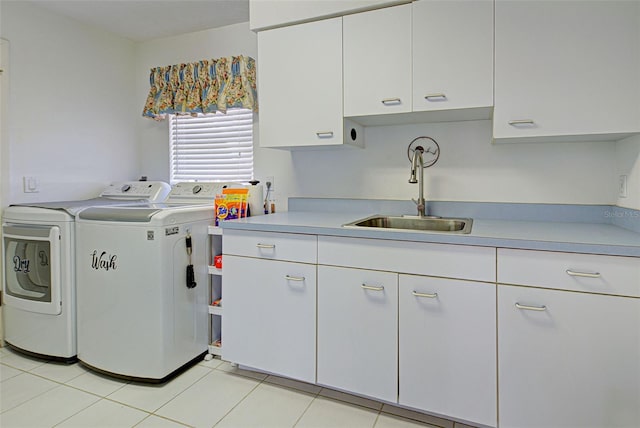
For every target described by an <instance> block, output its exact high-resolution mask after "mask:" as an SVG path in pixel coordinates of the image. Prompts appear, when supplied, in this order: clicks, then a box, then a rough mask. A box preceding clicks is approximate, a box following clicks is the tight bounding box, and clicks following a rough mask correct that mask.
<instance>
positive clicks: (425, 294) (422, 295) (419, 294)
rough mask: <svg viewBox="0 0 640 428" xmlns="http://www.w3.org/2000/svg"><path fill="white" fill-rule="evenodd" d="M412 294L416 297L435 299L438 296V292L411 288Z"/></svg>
mask: <svg viewBox="0 0 640 428" xmlns="http://www.w3.org/2000/svg"><path fill="white" fill-rule="evenodd" d="M412 294H413V295H414V296H416V297H428V298H429V299H435V298H436V297H438V293H418V292H417V291H415V290H413V293H412Z"/></svg>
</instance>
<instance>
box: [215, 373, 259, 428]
mask: <svg viewBox="0 0 640 428" xmlns="http://www.w3.org/2000/svg"><path fill="white" fill-rule="evenodd" d="M221 371H225V370H221ZM227 373H229V372H227ZM238 376H242V375H238ZM243 377H247V378H250V379H254V380H258V379H255V378H251V377H250V376H243ZM264 379H266V377H265V378H264ZM264 379H261V380H260V381H259V382H258V383H257V384H256V386H254V387H253V388H251V391H249V392H247V393H246V394H245V395H244V397H242V399H240V401H238V402H237V403H236V404H235V405H234V406H233V407H232V408H231V409H229V411H228V412H227V413H225V414H224V416H222V417H221V418H220V419H219V420H217V421H216V423H215V424H213V426H212V428H214V427H216V426H218V424H219V423H220V422H222V421H223V420H224V418H226V417H227V416H229V414H230V413H231V412H233V410H234V409H235V408H236V407H238V406H239V405H240V403H242V402H243V401H244V400H246V399H247V397H248V396H249V395H251V393H252V392H253V391H255V390H256V389H257V388H258V387H259V386H260V385H262V383H263V382H264Z"/></svg>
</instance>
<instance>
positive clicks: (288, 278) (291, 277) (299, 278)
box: [284, 275, 304, 281]
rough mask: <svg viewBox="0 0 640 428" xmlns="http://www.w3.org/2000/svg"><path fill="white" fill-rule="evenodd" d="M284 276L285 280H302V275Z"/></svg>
mask: <svg viewBox="0 0 640 428" xmlns="http://www.w3.org/2000/svg"><path fill="white" fill-rule="evenodd" d="M284 277H285V279H286V280H287V281H304V276H291V275H285V276H284Z"/></svg>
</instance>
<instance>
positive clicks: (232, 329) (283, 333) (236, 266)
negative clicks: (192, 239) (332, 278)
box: [222, 254, 316, 383]
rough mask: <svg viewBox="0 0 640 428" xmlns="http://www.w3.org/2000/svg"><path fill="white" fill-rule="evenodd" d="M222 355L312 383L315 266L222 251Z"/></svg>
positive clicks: (237, 361) (314, 358)
mask: <svg viewBox="0 0 640 428" xmlns="http://www.w3.org/2000/svg"><path fill="white" fill-rule="evenodd" d="M223 269H224V281H225V289H224V309H225V319H224V324H223V325H222V327H223V332H222V335H223V337H224V358H225V360H228V361H232V362H235V363H238V364H241V365H245V366H248V367H252V368H255V369H259V370H264V371H267V372H271V373H277V374H279V375H282V376H287V377H290V378H292V379H298V380H301V381H305V382H311V383H314V382H315V381H316V376H315V374H316V364H315V361H316V265H315V264H305V263H294V262H285V261H278V260H268V259H257V258H251V257H241V256H234V255H228V254H225V255H224V264H223Z"/></svg>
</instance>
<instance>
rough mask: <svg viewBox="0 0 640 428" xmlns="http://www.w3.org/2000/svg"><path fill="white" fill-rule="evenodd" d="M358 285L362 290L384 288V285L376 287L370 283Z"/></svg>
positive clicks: (379, 289)
mask: <svg viewBox="0 0 640 428" xmlns="http://www.w3.org/2000/svg"><path fill="white" fill-rule="evenodd" d="M360 287H362V288H363V289H364V290H372V291H382V290H384V287H383V286H381V285H380V286H378V287H375V286H372V285H367V284H362V285H361V286H360Z"/></svg>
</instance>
